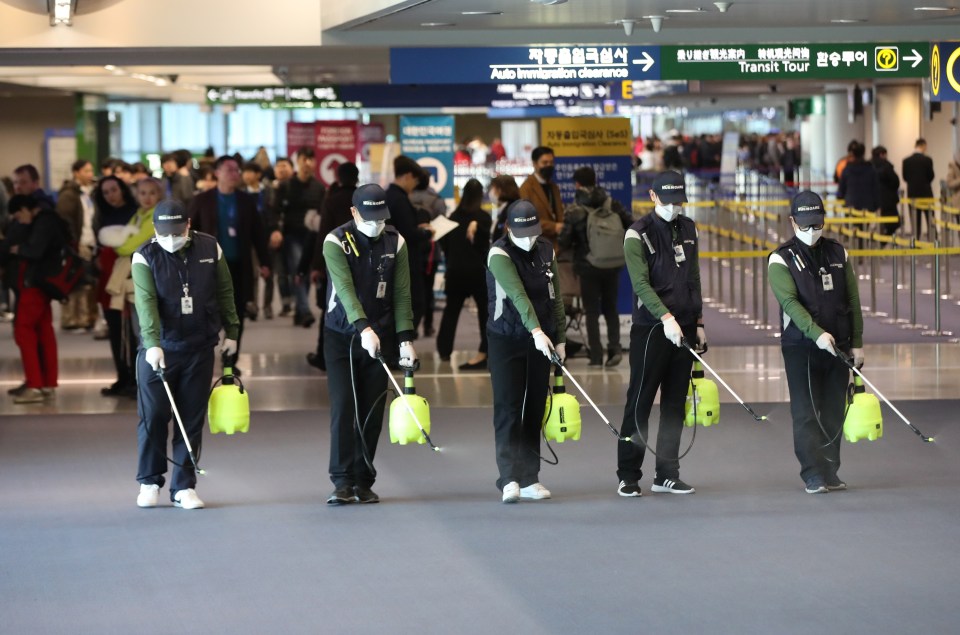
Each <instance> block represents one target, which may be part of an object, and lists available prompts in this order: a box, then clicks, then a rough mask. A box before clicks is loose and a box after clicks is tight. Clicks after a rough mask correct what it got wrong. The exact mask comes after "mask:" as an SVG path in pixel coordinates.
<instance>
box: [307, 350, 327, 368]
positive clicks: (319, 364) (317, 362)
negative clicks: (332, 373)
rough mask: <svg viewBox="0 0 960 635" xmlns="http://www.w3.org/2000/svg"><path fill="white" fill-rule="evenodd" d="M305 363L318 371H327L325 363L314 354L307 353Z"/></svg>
mask: <svg viewBox="0 0 960 635" xmlns="http://www.w3.org/2000/svg"><path fill="white" fill-rule="evenodd" d="M307 363H308V364H310V365H311V366H313V367H314V368H317V369H319V370H327V362H326V360H325V359H323V358H322V357H320V356H319V355H317V354H316V353H307Z"/></svg>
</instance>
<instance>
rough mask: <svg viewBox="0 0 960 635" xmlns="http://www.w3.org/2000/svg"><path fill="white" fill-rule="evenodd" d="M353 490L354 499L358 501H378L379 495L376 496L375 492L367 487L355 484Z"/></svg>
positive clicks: (368, 502)
mask: <svg viewBox="0 0 960 635" xmlns="http://www.w3.org/2000/svg"><path fill="white" fill-rule="evenodd" d="M353 492H354V494H356V500H357V502H358V503H365V504H370V503H379V502H380V497H379V496H377V493H376V492H374V491H373V490H372V489H370V488H369V487H363V486H360V485H357V486H356V487H354V488H353Z"/></svg>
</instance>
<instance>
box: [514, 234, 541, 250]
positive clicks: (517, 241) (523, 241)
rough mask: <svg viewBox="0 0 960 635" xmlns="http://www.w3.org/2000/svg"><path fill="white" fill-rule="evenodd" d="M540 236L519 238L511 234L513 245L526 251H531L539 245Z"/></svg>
mask: <svg viewBox="0 0 960 635" xmlns="http://www.w3.org/2000/svg"><path fill="white" fill-rule="evenodd" d="M537 238H538V236H530V237H529V238H517V237H516V236H514V235H513V234H512V233H511V234H510V240H512V241H513V244H514V245H516V246H517V247H519V248H520V249H522V250H524V251H530V250H531V249H533V246H534V245H536V244H537Z"/></svg>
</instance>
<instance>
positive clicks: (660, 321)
mask: <svg viewBox="0 0 960 635" xmlns="http://www.w3.org/2000/svg"><path fill="white" fill-rule="evenodd" d="M650 198H651V199H652V200H653V203H654V212H653V213H652V214H648V215H646V216H644V217H643V218H641V219H640V220H638V221H637V222H636V223H634V224H633V225H631V226H630V229H628V230H627V233H626V236H624V240H623V250H624V257H625V259H626V261H627V271H628V272H629V274H630V282H631V285H632V286H633V326H632V327H631V328H630V386H629V388H628V389H627V403H626V406H625V407H624V411H623V426H622V429H621V434H622V436H624V437H630V436H632V437H633V438H634V439H636V438H637V437H638V436H639V437H641V438H642V440H643V442H642V443H633V442H630V441H620V442H619V443H618V444H617V476H618V477H619V479H620V485H619V486H618V487H617V493H618V494H619V495H620V496H626V497H637V496H641V494H642V492H641V490H640V477H641V476H642V475H643V472H642V470H641V466H642V465H643V457H644V454H645V453H646V439H647V438H648V435H647V430H648V419H649V417H650V410H651V408H652V407H653V399H654V397H656V395H657V390H658V389H659V391H660V428H659V431H658V433H657V446H656V450H655V454H656V476H655V477H654V479H653V485H652V486H651V491H654V492H662V493H670V494H692V493H693V492H694V489H693V488H692V487H690V486H689V485H687V484H686V483H684V482H683V481H681V480H680V460H679V458H678V455H679V452H680V432H681V431H682V430H683V417H684V412H683V408H684V403H685V402H686V398H687V387H688V386H689V384H690V370H691V368H692V365H693V356H692V355H690V352H689V351H687V350H686V348H684V347H683V340H684V339H685V340H686V341H687V342H689V344H690V345H691V346H694V347H695V348H696V349H697V350H698V351H705V350H706V345H707V336H706V332H705V331H704V328H703V299H702V295H701V291H700V255H699V242H698V238H697V226H696V223H694V222H693V221H692V220H691V219H689V218H687V217H686V216H683V215H682V214H681V213H680V212H681V210H682V207H683V205H682V204H683V203H686V202H687V195H686V188H685V185H684V179H683V175H682V174H680V173H679V172H674V171H672V170H667V171H665V172H661V173H660V174H659V175H658V176H657V178H656V179H654V181H653V188H652V189H651V191H650Z"/></svg>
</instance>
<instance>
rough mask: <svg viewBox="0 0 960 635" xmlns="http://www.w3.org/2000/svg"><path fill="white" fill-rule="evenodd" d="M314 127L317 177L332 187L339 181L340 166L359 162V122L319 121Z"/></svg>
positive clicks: (325, 184)
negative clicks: (338, 169) (338, 171)
mask: <svg viewBox="0 0 960 635" xmlns="http://www.w3.org/2000/svg"><path fill="white" fill-rule="evenodd" d="M314 125H315V126H316V127H315V140H316V144H315V148H316V151H317V174H316V177H317V178H318V179H319V180H320V182H321V183H323V184H324V186H326V187H330V186H331V185H333V184H334V183H335V182H336V180H337V168H338V167H339V166H340V164H342V163H352V162H356V160H357V144H358V141H357V122H356V121H318V122H316V124H314Z"/></svg>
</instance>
